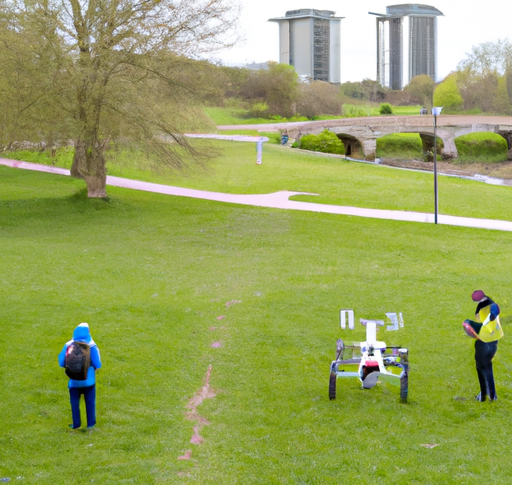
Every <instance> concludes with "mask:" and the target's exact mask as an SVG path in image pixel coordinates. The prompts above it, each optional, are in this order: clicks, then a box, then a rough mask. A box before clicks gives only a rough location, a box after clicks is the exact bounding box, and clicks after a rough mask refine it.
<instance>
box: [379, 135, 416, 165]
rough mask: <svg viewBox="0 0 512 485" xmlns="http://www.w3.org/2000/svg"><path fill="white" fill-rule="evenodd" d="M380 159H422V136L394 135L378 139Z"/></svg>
mask: <svg viewBox="0 0 512 485" xmlns="http://www.w3.org/2000/svg"><path fill="white" fill-rule="evenodd" d="M376 154H377V157H379V158H401V159H410V158H421V157H422V154H423V148H422V143H421V138H420V135H418V134H416V133H393V134H391V135H386V136H383V137H381V138H377V152H376Z"/></svg>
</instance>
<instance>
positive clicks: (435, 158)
mask: <svg viewBox="0 0 512 485" xmlns="http://www.w3.org/2000/svg"><path fill="white" fill-rule="evenodd" d="M442 109H443V108H442V107H441V108H432V114H433V115H434V223H435V224H437V212H438V210H437V209H438V202H437V199H438V197H437V115H440V114H441V110H442Z"/></svg>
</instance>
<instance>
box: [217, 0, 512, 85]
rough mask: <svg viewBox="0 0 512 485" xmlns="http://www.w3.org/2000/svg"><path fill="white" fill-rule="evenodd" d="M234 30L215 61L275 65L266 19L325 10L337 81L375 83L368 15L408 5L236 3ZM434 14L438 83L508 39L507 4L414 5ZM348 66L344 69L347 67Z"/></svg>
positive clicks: (458, 0) (360, 0) (274, 36)
mask: <svg viewBox="0 0 512 485" xmlns="http://www.w3.org/2000/svg"><path fill="white" fill-rule="evenodd" d="M239 1H240V2H241V5H242V14H241V17H240V23H239V30H240V33H241V34H242V36H243V38H244V40H243V41H242V42H240V43H239V44H237V45H236V46H235V47H233V48H231V49H230V50H226V51H223V52H222V53H219V54H218V55H217V56H216V58H217V59H219V60H220V61H221V62H223V63H224V64H226V65H231V66H234V65H243V64H250V63H252V62H267V61H276V62H278V61H279V25H278V23H277V22H268V19H270V18H275V17H284V15H285V14H286V12H287V11H288V10H295V9H299V8H314V9H317V10H331V11H334V12H336V13H335V16H336V17H345V18H344V19H343V20H342V21H341V82H347V81H352V82H355V81H361V80H363V79H376V76H377V73H376V71H377V68H376V63H377V54H376V50H377V41H376V26H375V23H376V20H375V16H374V15H369V14H368V12H375V13H386V6H387V5H398V4H404V3H414V2H406V1H403V0H402V1H400V0H398V1H396V0H395V1H392V0H391V1H379V0H352V1H341V0H337V1H335V0H239ZM416 3H421V4H424V5H430V6H433V7H435V8H437V9H438V10H440V11H441V12H442V13H443V14H444V15H443V16H442V17H438V22H437V35H438V52H437V60H438V79H437V81H441V80H442V79H443V78H444V77H445V76H447V75H448V74H449V73H450V72H452V71H454V70H455V69H456V68H457V65H458V64H459V62H460V61H462V60H463V59H465V58H466V57H467V53H469V52H471V48H472V46H475V45H478V44H481V43H482V42H494V41H497V40H498V39H506V38H508V39H509V40H511V41H512V2H511V1H510V0H486V1H482V0H479V1H476V0H432V1H425V0H424V1H420V2H416ZM348 66H350V69H349V68H348Z"/></svg>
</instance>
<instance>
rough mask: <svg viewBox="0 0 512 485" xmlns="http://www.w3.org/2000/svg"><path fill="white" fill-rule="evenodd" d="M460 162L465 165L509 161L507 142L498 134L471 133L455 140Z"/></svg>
mask: <svg viewBox="0 0 512 485" xmlns="http://www.w3.org/2000/svg"><path fill="white" fill-rule="evenodd" d="M455 146H456V147H457V152H458V153H459V156H458V160H459V161H461V162H464V163H499V162H504V161H505V160H507V150H508V146H507V142H506V141H505V139H504V138H503V137H502V136H500V135H498V134H496V133H469V134H468V135H463V136H459V137H458V138H455Z"/></svg>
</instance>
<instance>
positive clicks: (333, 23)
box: [269, 8, 343, 83]
mask: <svg viewBox="0 0 512 485" xmlns="http://www.w3.org/2000/svg"><path fill="white" fill-rule="evenodd" d="M334 14H335V12H331V11H330V10H314V9H309V8H307V9H306V8H303V9H299V10H290V11H288V12H286V15H285V16H284V17H277V18H273V19H269V21H270V22H277V23H278V24H279V62H280V63H282V64H289V65H291V66H293V67H294V68H295V70H296V71H297V74H299V76H301V77H305V78H310V79H314V80H319V81H327V82H330V83H339V82H340V62H341V59H340V23H341V19H342V18H343V17H334Z"/></svg>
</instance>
